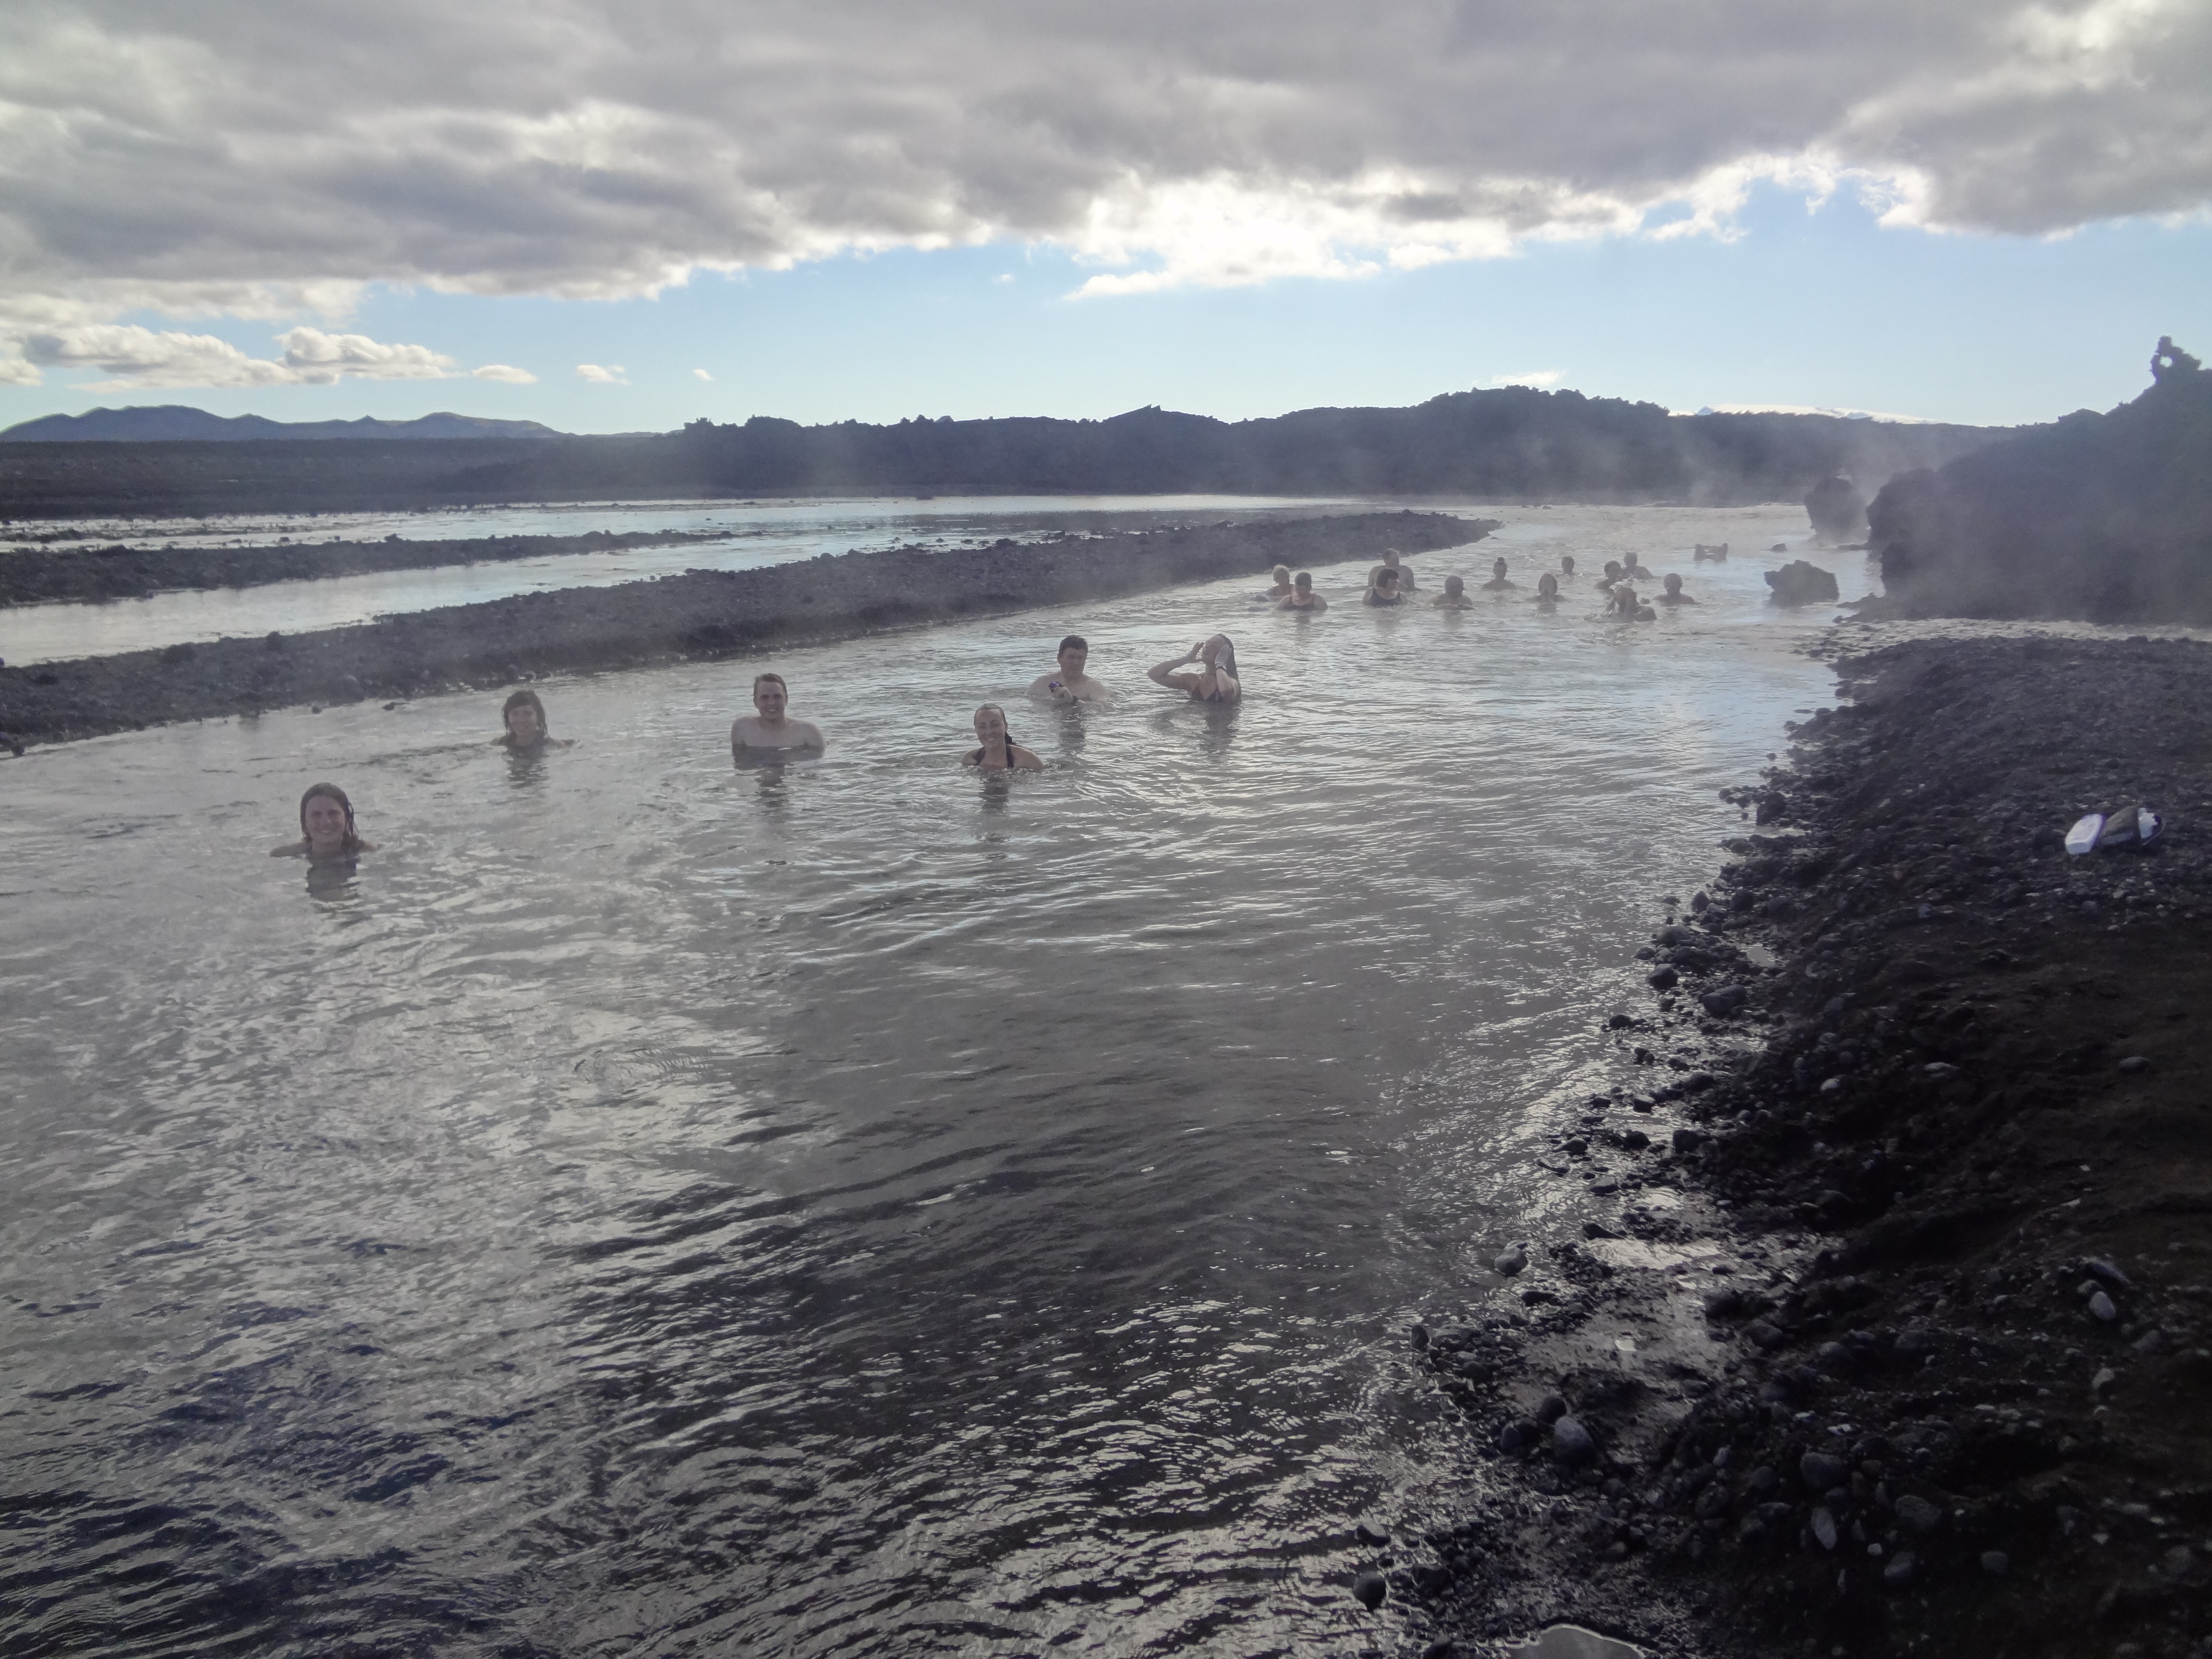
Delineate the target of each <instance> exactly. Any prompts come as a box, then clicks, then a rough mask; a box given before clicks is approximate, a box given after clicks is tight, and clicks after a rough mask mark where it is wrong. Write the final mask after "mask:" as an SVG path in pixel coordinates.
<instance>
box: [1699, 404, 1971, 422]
mask: <svg viewBox="0 0 2212 1659" xmlns="http://www.w3.org/2000/svg"><path fill="white" fill-rule="evenodd" d="M1683 412H1684V411H1682V410H1679V409H1677V410H1669V411H1668V413H1670V414H1674V415H1680V414H1681V413H1683ZM1698 413H1699V414H1700V415H1832V416H1836V418H1837V419H1838V420H1844V421H1880V422H1883V423H1884V424H1886V425H1893V426H1928V425H1931V424H1933V423H1934V419H1935V417H1934V416H1928V415H1892V414H1888V413H1886V412H1884V411H1883V410H1877V409H1829V408H1826V407H1824V406H1822V405H1820V404H1706V405H1705V407H1704V408H1703V409H1701V410H1699V411H1698Z"/></svg>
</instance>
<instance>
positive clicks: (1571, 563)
mask: <svg viewBox="0 0 2212 1659" xmlns="http://www.w3.org/2000/svg"><path fill="white" fill-rule="evenodd" d="M1559 574H1561V575H1563V576H1571V575H1573V574H1575V556H1574V555H1573V554H1571V553H1562V554H1560V555H1559Z"/></svg>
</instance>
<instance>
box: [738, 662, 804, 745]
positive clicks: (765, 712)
mask: <svg viewBox="0 0 2212 1659" xmlns="http://www.w3.org/2000/svg"><path fill="white" fill-rule="evenodd" d="M790 703H791V688H790V687H789V686H787V685H786V684H784V683H783V676H782V675H781V674H756V675H754V676H753V707H754V708H756V709H757V710H758V711H759V712H758V713H757V714H741V715H739V716H738V718H737V720H734V721H732V723H731V726H730V754H731V756H732V758H734V759H737V760H741V761H742V760H758V759H760V758H762V757H764V756H769V755H786V754H792V753H812V754H817V755H818V754H820V753H821V752H822V751H823V749H824V748H826V747H827V746H828V745H827V744H824V743H823V739H822V728H821V727H820V726H817V725H816V724H815V723H814V722H813V721H812V720H793V719H792V718H791V717H790V716H789V715H787V714H785V713H784V712H783V711H784V710H785V709H786V708H788V707H789V706H790Z"/></svg>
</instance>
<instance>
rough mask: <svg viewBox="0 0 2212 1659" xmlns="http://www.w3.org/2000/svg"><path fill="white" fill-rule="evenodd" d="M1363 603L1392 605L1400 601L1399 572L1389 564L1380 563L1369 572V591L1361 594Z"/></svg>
mask: <svg viewBox="0 0 2212 1659" xmlns="http://www.w3.org/2000/svg"><path fill="white" fill-rule="evenodd" d="M1359 601H1360V603H1361V604H1362V605H1395V604H1397V603H1398V573H1397V572H1396V571H1395V570H1393V569H1392V568H1390V567H1389V565H1387V564H1378V565H1376V567H1375V568H1374V569H1372V570H1370V571H1369V572H1368V573H1367V591H1366V592H1364V593H1363V594H1361V595H1360V596H1359Z"/></svg>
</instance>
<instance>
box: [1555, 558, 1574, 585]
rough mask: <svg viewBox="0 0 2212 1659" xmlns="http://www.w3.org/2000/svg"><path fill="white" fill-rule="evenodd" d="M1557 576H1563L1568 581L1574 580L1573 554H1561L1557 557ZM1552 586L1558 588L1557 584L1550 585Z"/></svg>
mask: <svg viewBox="0 0 2212 1659" xmlns="http://www.w3.org/2000/svg"><path fill="white" fill-rule="evenodd" d="M1559 574H1561V575H1562V576H1565V578H1566V579H1567V580H1569V581H1572V580H1574V579H1575V556H1574V555H1573V554H1571V553H1562V554H1560V555H1559ZM1552 586H1554V587H1557V586H1559V584H1558V583H1557V582H1554V583H1553V584H1552Z"/></svg>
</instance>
